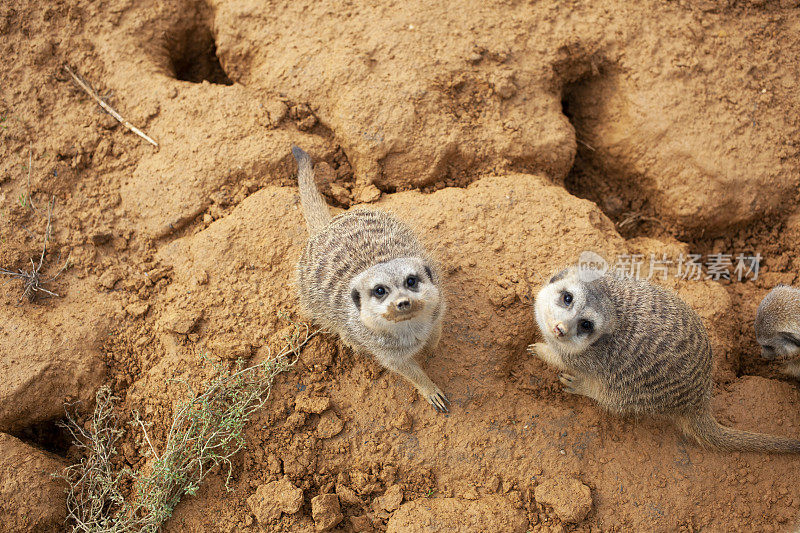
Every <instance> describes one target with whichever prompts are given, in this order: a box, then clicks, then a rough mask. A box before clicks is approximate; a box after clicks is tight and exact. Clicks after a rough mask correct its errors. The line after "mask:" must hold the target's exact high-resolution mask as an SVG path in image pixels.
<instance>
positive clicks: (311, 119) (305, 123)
mask: <svg viewBox="0 0 800 533" xmlns="http://www.w3.org/2000/svg"><path fill="white" fill-rule="evenodd" d="M316 125H317V117H315V116H314V115H309V116H307V117H306V118H304V119H303V120H301V121H299V122H298V123H297V129H298V130H300V131H308V130H310V129H311V128H313V127H314V126H316Z"/></svg>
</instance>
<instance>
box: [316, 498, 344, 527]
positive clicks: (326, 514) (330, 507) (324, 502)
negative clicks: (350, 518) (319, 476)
mask: <svg viewBox="0 0 800 533" xmlns="http://www.w3.org/2000/svg"><path fill="white" fill-rule="evenodd" d="M311 516H312V518H313V519H314V527H315V529H316V530H317V531H320V532H323V531H330V530H331V529H333V528H334V527H335V526H336V524H338V523H339V522H341V521H342V518H344V516H342V510H341V507H340V506H339V497H338V496H336V494H322V495H320V496H317V497H315V498H312V499H311Z"/></svg>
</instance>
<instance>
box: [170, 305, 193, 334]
mask: <svg viewBox="0 0 800 533" xmlns="http://www.w3.org/2000/svg"><path fill="white" fill-rule="evenodd" d="M201 316H202V313H201V312H200V311H198V310H186V309H175V310H172V311H170V312H168V313H167V315H166V316H165V318H164V324H165V325H166V326H165V327H166V329H167V331H171V332H173V333H178V334H181V335H188V334H189V333H191V332H192V330H193V329H194V328H195V326H197V323H198V322H199V321H200V317H201Z"/></svg>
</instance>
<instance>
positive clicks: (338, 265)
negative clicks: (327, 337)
mask: <svg viewBox="0 0 800 533" xmlns="http://www.w3.org/2000/svg"><path fill="white" fill-rule="evenodd" d="M292 154H293V155H294V157H295V159H297V166H298V173H297V178H298V182H299V186H300V203H301V204H302V207H303V214H304V216H305V219H306V223H307V224H308V231H309V240H308V244H307V245H306V247H305V249H304V250H303V253H302V255H301V256H300V262H299V263H298V265H297V287H298V292H299V296H300V304H301V305H302V307H303V309H304V310H305V311H306V312H307V313H308V314H309V315H310V316H311V317H313V319H314V320H315V321H316V322H318V323H319V324H320V325H322V326H323V327H325V328H327V329H329V330H331V331H332V332H334V333H336V334H338V335H339V336H340V337H341V339H342V341H344V343H345V344H346V345H348V346H350V347H351V348H353V350H355V351H356V352H358V353H364V354H371V355H373V356H375V358H376V359H377V360H378V362H379V363H380V364H381V365H383V366H384V367H386V368H388V369H389V370H392V371H394V372H397V373H398V374H400V375H401V376H403V377H404V378H406V379H407V380H408V381H410V382H411V384H412V385H414V387H416V389H417V390H418V391H419V393H420V394H421V395H422V397H423V398H425V399H426V400H427V401H428V403H430V404H431V405H432V406H433V407H434V408H436V410H437V411H440V412H445V411H447V405H446V404H447V403H449V401H448V400H447V397H446V396H445V395H444V393H443V392H442V391H441V389H440V388H439V387H438V386H437V385H436V384H435V383H434V382H433V381H431V379H430V378H429V377H428V375H427V374H426V373H425V371H424V370H422V368H420V366H419V364H417V362H416V361H414V359H413V357H414V356H415V355H416V354H418V353H420V352H421V351H423V350H425V351H428V352H429V353H430V352H432V351H433V349H434V348H436V346H437V344H438V343H439V337H440V335H441V332H442V318H443V315H444V312H445V299H444V295H443V293H442V286H441V276H440V275H439V269H438V267H437V265H436V262H435V261H434V260H433V258H432V257H431V256H430V255H429V254H428V252H427V251H426V250H425V248H424V247H423V246H422V244H421V243H420V242H419V240H418V239H417V237H416V235H414V232H413V231H412V230H411V228H409V227H408V226H407V225H405V224H404V223H402V222H400V221H399V220H397V219H396V218H395V217H394V216H392V215H390V214H388V213H386V212H383V211H378V210H372V209H352V210H350V211H347V212H344V213H341V214H339V215H337V216H335V217H331V214H330V211H329V209H328V206H327V204H326V203H325V199H324V198H323V197H322V195H321V194H320V193H319V191H318V190H317V186H316V184H315V183H314V171H313V169H312V167H311V158H310V157H309V156H308V154H307V153H306V152H304V151H303V150H301V149H300V148H297V147H296V146H294V147H292Z"/></svg>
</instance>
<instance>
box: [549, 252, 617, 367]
mask: <svg viewBox="0 0 800 533" xmlns="http://www.w3.org/2000/svg"><path fill="white" fill-rule="evenodd" d="M535 310H536V322H537V324H538V325H539V329H540V330H541V331H542V335H543V336H544V338H545V340H546V341H547V342H548V343H549V344H551V345H552V346H554V347H555V348H558V349H559V350H560V351H562V352H565V353H574V354H577V353H581V352H583V351H584V350H586V349H587V348H588V347H589V346H591V345H592V344H593V343H594V342H595V341H597V339H599V338H600V337H602V336H603V335H605V334H608V333H612V332H613V331H614V328H615V326H616V323H615V319H614V316H615V314H614V310H613V306H612V304H611V300H610V299H609V298H608V296H606V295H605V293H603V292H602V291H601V290H600V289H599V287H598V286H597V284H596V283H595V282H593V281H584V280H581V279H580V276H579V275H578V269H576V268H574V267H573V268H568V269H565V270H562V271H561V272H559V273H558V274H556V275H555V276H553V277H552V278H551V279H550V281H549V282H548V283H547V284H546V285H545V286H544V287H542V289H541V290H540V291H539V294H537V295H536V304H535Z"/></svg>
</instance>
